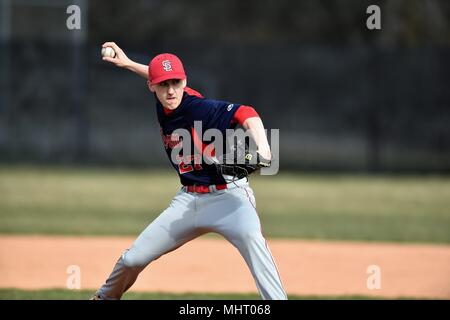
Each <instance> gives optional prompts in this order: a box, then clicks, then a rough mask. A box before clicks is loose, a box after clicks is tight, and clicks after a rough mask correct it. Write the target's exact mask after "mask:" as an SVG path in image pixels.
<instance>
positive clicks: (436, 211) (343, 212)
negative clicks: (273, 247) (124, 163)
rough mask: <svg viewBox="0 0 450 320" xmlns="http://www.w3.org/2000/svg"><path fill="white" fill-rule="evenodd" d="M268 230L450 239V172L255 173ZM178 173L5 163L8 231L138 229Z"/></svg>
mask: <svg viewBox="0 0 450 320" xmlns="http://www.w3.org/2000/svg"><path fill="white" fill-rule="evenodd" d="M251 185H252V187H253V188H254V190H255V194H256V201H257V209H258V212H259V214H260V217H261V220H262V225H263V232H264V234H265V235H266V236H267V237H272V238H273V237H283V238H302V239H329V240H363V241H365V240H366V241H398V242H434V243H450V178H449V177H439V176H436V177H434V176H417V177H415V176H363V175H360V176H357V175H305V174H279V175H276V176H265V177H261V176H255V177H252V179H251ZM178 188H179V181H178V177H177V176H176V174H175V172H171V171H167V172H166V171H162V172H160V171H158V172H155V171H146V170H113V169H76V168H73V169H67V168H66V169H62V168H58V169H57V168H26V167H1V168H0V233H9V234H17V233H19V234H64V235H132V236H136V235H137V234H139V232H140V231H142V230H143V229H144V228H145V227H146V226H147V225H148V224H149V223H150V222H151V221H152V220H153V219H154V218H155V217H156V216H157V215H158V214H159V213H160V212H161V211H162V210H164V209H165V208H166V207H167V205H168V204H169V202H170V200H171V199H172V197H173V196H174V195H175V193H176V192H177V191H178Z"/></svg>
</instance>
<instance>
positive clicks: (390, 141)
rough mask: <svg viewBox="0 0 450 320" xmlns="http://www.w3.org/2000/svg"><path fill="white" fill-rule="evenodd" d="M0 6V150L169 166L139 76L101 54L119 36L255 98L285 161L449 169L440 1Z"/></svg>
mask: <svg viewBox="0 0 450 320" xmlns="http://www.w3.org/2000/svg"><path fill="white" fill-rule="evenodd" d="M71 4H77V5H79V6H80V8H81V21H82V28H81V30H68V29H67V27H66V20H67V18H68V17H69V14H67V13H66V8H67V6H69V5H71ZM371 4H376V5H378V6H380V8H381V26H382V29H381V30H368V29H367V27H366V19H367V18H368V16H369V14H367V13H366V9H367V7H368V6H369V5H371ZM0 19H1V20H0V28H1V29H0V36H1V44H0V45H1V47H0V93H1V94H0V162H2V163H7V164H11V163H13V164H16V163H20V164H22V163H27V164H28V163H31V164H52V165H55V164H57V165H59V164H61V165H96V166H97V165H102V166H103V165H105V166H130V167H131V166H136V167H153V166H162V167H167V163H166V162H167V160H166V159H165V157H166V156H165V154H164V150H163V147H162V143H161V138H160V134H159V127H158V124H157V120H156V113H155V110H154V98H153V95H152V94H151V93H150V92H149V91H148V90H147V86H146V82H145V80H144V79H143V78H140V77H139V76H137V75H135V74H133V73H131V72H129V71H126V70H122V69H118V68H116V67H114V66H113V65H111V64H109V63H106V62H103V61H102V60H101V55H100V50H101V44H102V43H103V42H105V41H115V42H116V43H118V44H119V46H121V47H122V48H123V50H124V51H125V52H126V53H127V54H128V56H129V57H130V58H132V59H134V60H136V61H138V62H140V63H143V64H148V62H149V61H150V59H151V58H152V57H153V56H154V55H156V54H158V53H161V52H172V53H175V54H177V55H178V56H179V57H180V58H181V59H182V60H183V62H184V64H185V68H186V71H187V73H188V82H189V86H191V87H193V88H195V89H197V90H199V91H201V92H202V93H203V94H204V95H205V96H207V97H210V98H215V99H221V100H227V101H231V102H236V103H242V104H247V105H252V106H254V107H255V108H256V110H257V111H258V112H259V114H260V115H261V116H262V118H263V121H264V123H265V125H266V127H267V128H278V129H280V140H281V141H280V168H281V170H284V169H286V170H288V169H289V170H294V169H295V170H321V171H344V170H345V171H356V172H408V173H409V172H434V173H448V172H449V171H450V126H449V123H450V109H449V107H450V94H449V89H448V88H449V85H450V74H449V72H448V71H449V70H450V68H449V67H450V62H449V57H450V32H449V30H450V1H445V0H441V1H439V0H422V1H420V0H397V1H395V0H387V1H358V0H356V1H348V0H329V1H317V0H309V1H287V0H277V1H255V0H250V1H243V0H241V1H237V0H232V1H206V0H198V1H181V0H177V1H167V0H165V1H162V0H152V1H143V0H141V1H119V0H113V1H75V0H72V1H62V0H59V1H57V0H55V1H52V0H46V1H42V0H39V1H27V0H17V1H14V0H0Z"/></svg>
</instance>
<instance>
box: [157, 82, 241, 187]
mask: <svg viewBox="0 0 450 320" xmlns="http://www.w3.org/2000/svg"><path fill="white" fill-rule="evenodd" d="M155 98H156V111H157V115H158V121H159V124H160V127H161V136H162V139H163V144H164V148H165V150H166V153H167V156H168V157H169V161H170V162H171V164H172V166H173V167H174V169H175V170H176V171H177V172H178V175H179V177H180V182H181V184H182V185H185V186H187V185H194V184H196V185H213V184H224V183H226V181H225V179H224V178H223V176H222V175H220V174H218V173H217V172H216V168H215V166H214V165H208V164H206V163H205V162H204V161H202V162H201V163H197V164H196V163H195V162H194V160H193V158H194V156H193V155H194V148H195V145H194V142H193V141H192V144H191V153H192V154H191V155H188V154H182V155H180V156H182V161H181V162H180V163H175V162H173V161H172V159H171V152H172V149H173V148H174V147H176V146H177V144H178V143H180V140H179V137H178V136H177V135H175V134H173V132H174V130H176V129H181V128H182V129H185V130H187V131H189V132H190V133H191V134H192V131H193V128H194V121H202V130H203V132H205V131H206V130H208V129H211V128H215V129H218V130H220V131H221V132H222V135H223V137H224V138H225V131H226V129H232V128H234V127H235V126H236V124H235V123H232V120H233V117H234V114H235V112H236V111H237V110H238V108H239V107H240V106H241V105H240V104H232V103H229V102H225V101H218V100H211V99H205V98H203V97H201V96H197V95H195V94H193V93H191V90H187V92H186V91H185V92H184V94H183V98H182V101H181V104H180V105H179V106H178V107H177V108H176V109H174V110H173V111H172V112H171V113H170V114H166V113H165V112H164V107H163V106H162V104H161V103H160V102H159V100H158V99H157V97H156V95H155ZM200 139H201V137H200ZM191 140H193V139H191ZM201 142H203V141H201ZM207 143H209V142H207Z"/></svg>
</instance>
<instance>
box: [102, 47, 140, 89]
mask: <svg viewBox="0 0 450 320" xmlns="http://www.w3.org/2000/svg"><path fill="white" fill-rule="evenodd" d="M102 47H103V48H105V47H111V48H113V49H114V51H115V52H116V56H115V57H114V58H111V57H103V60H104V61H108V62H111V63H112V64H114V65H116V66H117V67H119V68H125V69H128V70H130V71H132V72H134V73H136V74H138V75H139V76H141V77H143V78H145V79H147V80H148V66H146V65H145V64H140V63H137V62H135V61H133V60H131V59H130V58H128V57H127V55H126V54H125V52H123V50H122V49H120V47H119V46H118V45H117V44H116V43H115V42H105V43H104V44H103V45H102Z"/></svg>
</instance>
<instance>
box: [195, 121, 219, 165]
mask: <svg viewBox="0 0 450 320" xmlns="http://www.w3.org/2000/svg"><path fill="white" fill-rule="evenodd" d="M191 135H192V140H193V141H194V146H195V148H196V149H197V150H198V151H200V152H201V154H202V155H203V153H204V152H205V148H206V147H208V146H209V144H206V143H204V142H203V141H202V139H200V137H199V136H198V134H197V131H195V129H194V128H191ZM210 148H211V147H210ZM215 155H216V149H214V147H213V148H212V149H211V151H210V153H209V154H205V156H206V157H208V158H211V157H214V156H215Z"/></svg>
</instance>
